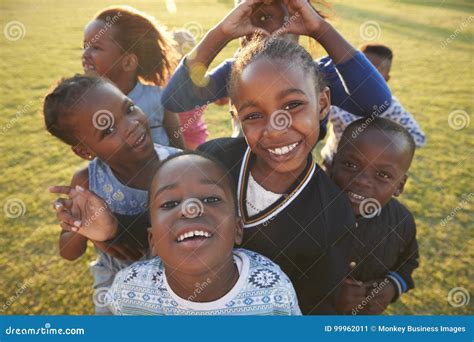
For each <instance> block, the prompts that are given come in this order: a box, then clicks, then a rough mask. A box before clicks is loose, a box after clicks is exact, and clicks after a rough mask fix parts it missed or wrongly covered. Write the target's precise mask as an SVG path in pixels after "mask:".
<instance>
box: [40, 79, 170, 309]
mask: <svg viewBox="0 0 474 342" xmlns="http://www.w3.org/2000/svg"><path fill="white" fill-rule="evenodd" d="M43 112H44V120H45V124H46V128H47V129H48V131H49V132H50V133H51V134H52V135H54V136H56V137H57V138H59V139H60V140H61V141H63V142H64V143H66V144H68V145H70V146H71V149H72V150H73V152H74V153H75V154H76V155H78V156H79V157H81V158H82V159H85V160H88V161H89V165H88V167H86V168H84V169H82V170H80V171H78V172H77V173H76V174H75V175H74V176H73V178H72V180H71V187H73V188H74V187H76V186H79V187H80V188H81V189H82V188H85V189H90V190H91V191H93V192H94V193H95V194H97V195H98V196H99V197H101V198H102V199H103V200H104V201H105V202H106V206H107V207H108V208H110V210H112V211H113V212H115V213H118V214H123V215H138V214H141V213H143V212H145V211H146V210H147V208H148V203H147V196H148V191H147V189H148V187H149V184H150V182H151V179H152V177H153V175H154V172H155V170H156V168H157V166H158V164H159V162H160V160H162V159H165V158H167V157H168V156H169V155H170V154H173V153H176V152H177V150H176V149H174V148H171V147H165V146H160V145H154V144H153V142H152V139H151V132H150V128H149V126H148V121H147V119H146V116H145V114H144V113H143V112H142V111H141V109H140V108H138V107H136V106H135V104H134V103H133V102H132V101H131V100H130V99H129V98H128V97H126V96H125V95H123V94H122V92H121V91H120V90H119V89H117V87H115V86H114V85H113V84H112V83H110V82H108V81H106V80H105V79H102V78H97V77H88V76H74V77H71V78H68V79H63V80H62V81H61V82H60V83H59V84H58V85H57V86H56V87H55V89H54V90H53V91H52V92H51V93H50V94H48V95H47V96H46V98H45V100H44V108H43ZM53 192H57V191H55V190H54V189H53ZM56 209H57V210H58V212H59V213H58V216H59V217H61V216H60V215H66V214H71V213H70V212H69V211H70V210H69V208H66V207H65V205H64V203H63V202H59V203H57V204H56ZM79 213H80V211H79V212H77V210H76V212H73V213H72V214H73V215H77V214H79ZM61 221H62V223H61V227H62V228H63V230H62V232H61V236H60V240H59V248H60V254H61V256H62V257H64V258H65V259H68V260H75V259H77V258H79V257H80V256H81V255H83V254H84V252H85V250H86V247H87V240H88V239H89V240H92V241H93V242H94V244H95V245H96V246H97V247H98V248H100V249H106V248H105V247H104V243H103V242H104V241H106V240H109V239H110V238H111V237H112V236H111V235H110V234H107V230H106V229H104V230H97V229H96V230H94V229H92V228H91V227H89V225H88V223H87V222H86V221H82V222H81V221H80V220H79V221H77V222H74V223H73V224H68V223H66V222H65V220H63V219H61ZM139 247H141V248H142V249H146V246H139ZM100 249H98V253H99V256H98V258H97V261H96V262H95V263H94V264H93V265H91V269H92V273H93V275H94V279H95V280H94V288H96V289H98V288H102V287H108V286H110V284H111V283H112V281H113V277H114V275H115V273H116V272H117V271H118V270H119V269H121V268H123V267H125V266H128V265H129V264H130V260H125V261H121V260H118V259H117V258H114V257H112V256H110V255H109V254H107V253H105V252H104V251H102V250H100ZM102 309H103V308H102V307H97V308H96V310H97V313H107V312H104V311H103V310H102Z"/></svg>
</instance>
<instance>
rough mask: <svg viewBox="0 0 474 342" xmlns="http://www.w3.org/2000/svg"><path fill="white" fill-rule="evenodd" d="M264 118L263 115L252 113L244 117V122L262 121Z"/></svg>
mask: <svg viewBox="0 0 474 342" xmlns="http://www.w3.org/2000/svg"><path fill="white" fill-rule="evenodd" d="M261 117H262V114H261V113H257V112H256V113H250V114H248V115H246V116H245V117H244V121H247V120H255V119H260V118H261Z"/></svg>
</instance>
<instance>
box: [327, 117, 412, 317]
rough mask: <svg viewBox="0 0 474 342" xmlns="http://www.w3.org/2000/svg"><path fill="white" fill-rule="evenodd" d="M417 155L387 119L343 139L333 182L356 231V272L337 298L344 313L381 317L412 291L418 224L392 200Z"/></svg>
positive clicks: (355, 128)
mask: <svg viewBox="0 0 474 342" xmlns="http://www.w3.org/2000/svg"><path fill="white" fill-rule="evenodd" d="M414 151H415V143H414V141H413V138H412V136H411V135H410V133H408V131H407V130H406V129H405V128H404V127H402V126H400V125H399V124H397V123H396V122H394V121H391V120H389V119H385V118H375V119H374V120H373V121H371V122H370V123H368V124H367V120H364V119H360V120H357V121H354V122H353V123H351V124H350V125H349V126H348V127H347V128H346V130H345V131H344V133H343V135H342V138H341V142H340V144H339V146H338V150H337V153H336V156H335V158H334V166H333V169H332V174H331V177H332V179H333V180H334V181H335V182H336V184H337V185H339V187H340V188H341V189H342V190H343V191H344V192H345V193H346V194H347V197H348V198H349V201H350V202H351V205H352V209H353V212H354V214H355V215H356V218H357V225H356V227H357V228H356V229H355V231H354V234H355V236H356V238H355V239H354V244H353V250H352V258H351V267H352V271H351V273H350V277H348V278H347V279H346V280H345V281H344V284H343V286H342V289H341V293H340V295H339V298H338V305H337V308H338V310H339V311H340V312H344V313H345V312H349V311H350V310H353V309H354V308H355V307H357V308H358V309H357V312H360V313H362V314H380V313H382V312H383V311H384V310H385V309H386V307H387V306H388V305H389V304H390V303H391V302H392V301H395V300H396V299H397V298H398V297H399V296H401V295H402V294H403V293H404V292H407V291H408V290H409V289H412V288H413V287H414V282H413V278H412V273H413V270H414V269H415V268H417V267H418V245H417V241H416V224H415V221H414V218H413V216H412V214H411V213H410V211H408V209H407V208H405V206H403V205H402V204H401V203H400V202H398V201H397V200H396V199H395V198H393V196H399V195H400V194H401V193H402V192H403V189H404V186H405V183H406V181H407V178H408V176H407V174H406V173H407V171H408V169H409V167H410V164H411V161H412V159H413V155H414ZM368 299H370V300H368ZM364 300H365V303H366V305H364V307H363V308H361V306H360V303H362V302H364ZM353 312H354V311H353Z"/></svg>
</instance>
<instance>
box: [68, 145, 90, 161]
mask: <svg viewBox="0 0 474 342" xmlns="http://www.w3.org/2000/svg"><path fill="white" fill-rule="evenodd" d="M71 150H72V151H73V152H74V153H75V154H76V155H77V156H79V157H80V158H82V159H85V160H92V159H94V158H95V153H94V152H92V151H91V150H90V149H88V148H87V147H85V146H84V145H82V144H78V145H76V146H71Z"/></svg>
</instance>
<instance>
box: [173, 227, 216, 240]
mask: <svg viewBox="0 0 474 342" xmlns="http://www.w3.org/2000/svg"><path fill="white" fill-rule="evenodd" d="M210 237H212V234H211V233H208V232H205V231H203V230H194V231H189V232H186V233H184V234H181V235H180V236H178V238H177V239H176V241H178V242H182V241H184V240H186V239H194V238H205V239H209V238H210Z"/></svg>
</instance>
